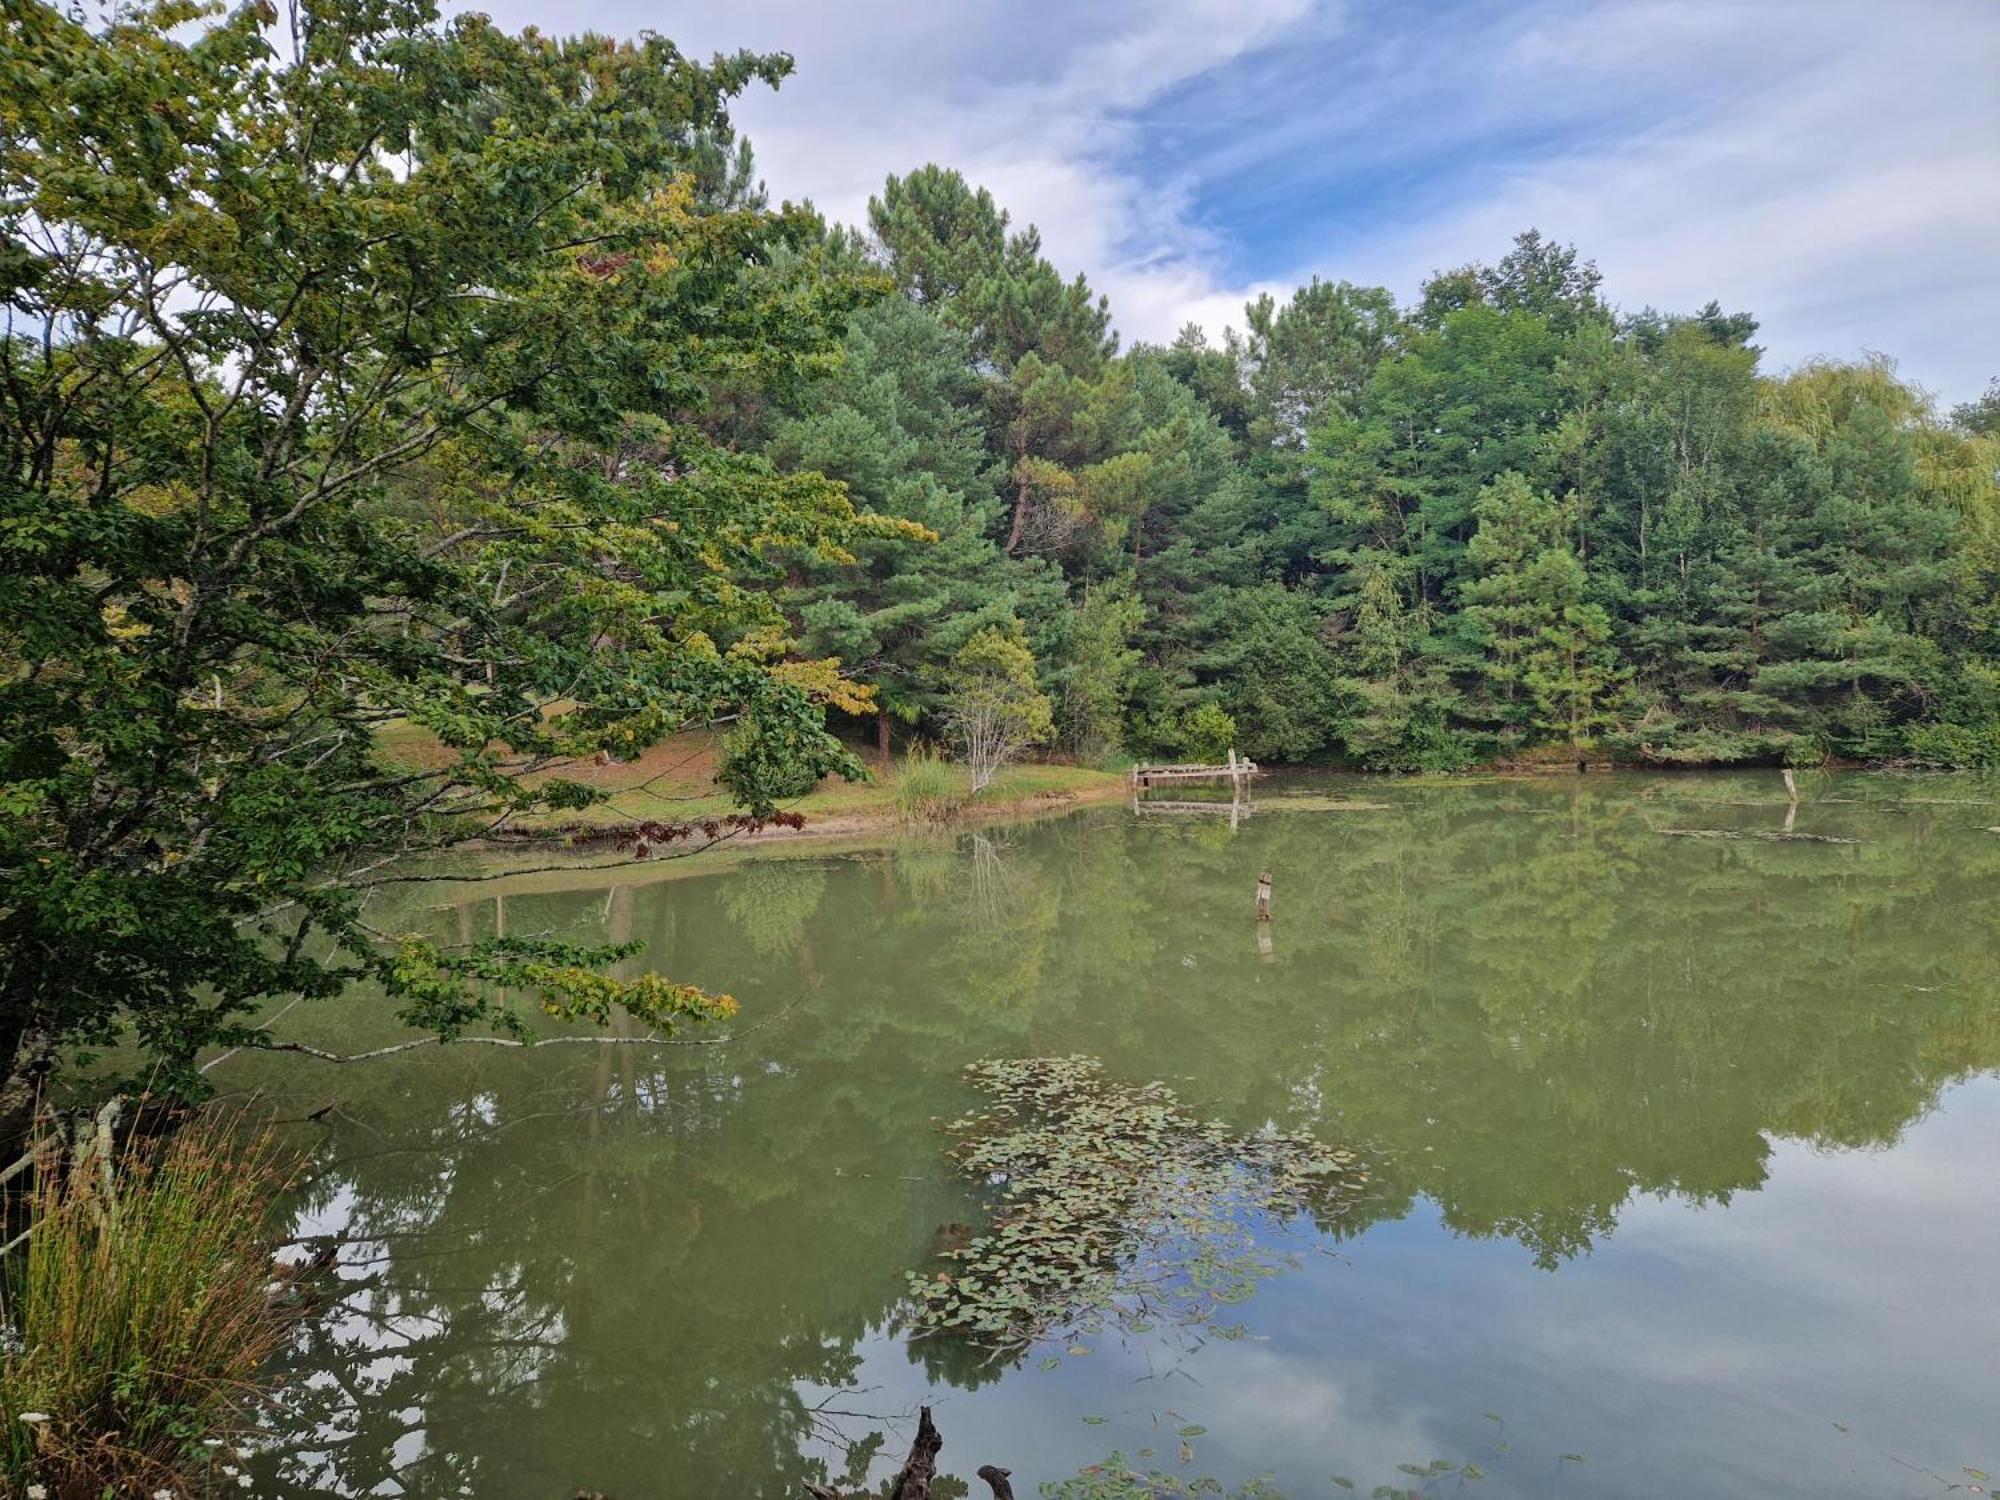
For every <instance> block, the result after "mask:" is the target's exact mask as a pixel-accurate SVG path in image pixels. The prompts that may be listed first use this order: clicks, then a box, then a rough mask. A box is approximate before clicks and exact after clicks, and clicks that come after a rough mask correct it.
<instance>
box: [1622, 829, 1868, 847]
mask: <svg viewBox="0 0 2000 1500" xmlns="http://www.w3.org/2000/svg"><path fill="white" fill-rule="evenodd" d="M1659 832H1661V833H1663V834H1665V835H1666V836H1667V837H1668V838H1670V839H1760V840H1762V841H1763V842H1765V843H1767V844H1858V843H1860V842H1861V840H1860V839H1843V838H1835V837H1834V836H1833V835H1832V834H1830V833H1781V832H1779V831H1777V830H1775V829H1765V828H1662V829H1660V830H1659Z"/></svg>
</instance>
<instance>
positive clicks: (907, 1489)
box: [805, 1406, 1014, 1500]
mask: <svg viewBox="0 0 2000 1500" xmlns="http://www.w3.org/2000/svg"><path fill="white" fill-rule="evenodd" d="M943 1447H944V1438H943V1436H942V1435H940V1434H939V1432H938V1430H937V1424H936V1423H935V1422H933V1421H932V1420H931V1409H930V1408H929V1407H928V1406H926V1407H922V1408H920V1409H919V1413H918V1416H917V1436H916V1440H915V1441H914V1442H912V1443H911V1444H910V1456H909V1457H908V1458H906V1459H904V1460H903V1467H902V1469H901V1470H900V1471H899V1472H898V1473H897V1475H896V1482H895V1483H894V1484H892V1485H891V1486H890V1487H889V1500H931V1485H932V1482H933V1481H935V1480H936V1478H937V1456H938V1450H939V1449H941V1448H943ZM1012 1472H1013V1470H1011V1469H1003V1468H1000V1467H999V1466H998V1465H995V1464H982V1465H980V1468H979V1477H980V1478H981V1479H983V1480H985V1481H986V1483H987V1484H988V1485H989V1486H991V1487H992V1490H993V1500H1014V1487H1013V1486H1012V1485H1011V1484H1009V1483H1008V1482H1007V1476H1008V1475H1009V1474H1011V1473H1012ZM805 1491H806V1495H807V1497H808V1500H844V1497H843V1496H842V1495H841V1493H840V1491H839V1490H837V1489H835V1488H834V1487H833V1486H832V1485H829V1484H808V1485H806V1487H805ZM857 1500H858V1497H857Z"/></svg>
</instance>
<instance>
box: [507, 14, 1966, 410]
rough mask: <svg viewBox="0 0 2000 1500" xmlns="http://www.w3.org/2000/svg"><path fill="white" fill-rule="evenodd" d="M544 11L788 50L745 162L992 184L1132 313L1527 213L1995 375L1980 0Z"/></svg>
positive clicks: (1478, 240)
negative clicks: (961, 174)
mask: <svg viewBox="0 0 2000 1500" xmlns="http://www.w3.org/2000/svg"><path fill="white" fill-rule="evenodd" d="M480 8H484V9H488V10H490V11H492V13H493V14H495V15H496V17H497V18H499V19H500V20H502V21H504V22H506V23H508V24H512V25H521V24H526V23H528V22H533V23H535V24H538V25H540V26H542V27H543V28H544V29H546V30H552V31H565V30H581V29H586V28H588V29H593V30H599V31H608V32H631V31H636V30H639V29H642V28H650V29H653V30H657V31H660V32H662V33H664V34H666V35H668V36H671V37H673V38H674V39H675V40H676V41H677V42H679V43H681V45H682V46H683V47H685V48H686V49H687V50H689V51H690V52H694V53H696V54H698V55H706V54H707V53H709V52H712V51H715V50H717V49H720V48H735V47H739V46H747V47H752V48H758V49H771V50H784V51H789V52H791V53H792V54H793V55H794V57H795V58H796V59H797V63H798V71H797V73H796V75H795V76H794V77H793V78H792V79H791V80H789V81H788V82H787V83H786V84H785V85H784V87H783V88H782V89H781V90H780V91H778V92H777V93H776V94H772V93H770V92H769V91H761V92H760V93H759V94H758V95H756V96H753V97H750V98H747V99H746V100H744V101H743V103H742V104H741V106H740V107H739V109H738V111H737V116H738V120H739V123H740V124H741V125H742V126H743V128H744V129H745V131H746V132H747V133H748V134H749V135H750V136H751V137H752V139H753V141H754V142H755V144H756V147H757V151H758V156H759V160H760V163H761V167H762V170H763V173H764V175H765V177H766V178H767V180H768V181H769V183H770V186H771V188H772V190H773V192H774V193H776V194H778V195H780V196H785V197H793V198H799V197H809V198H811V199H812V200H813V201H814V202H815V203H817V204H818V205H819V206H820V208H822V209H823V210H825V211H826V212H828V213H829V214H831V215H833V216H835V217H837V218H842V219H847V220H850V221H853V220H858V219H859V218H860V216H861V215H862V213H863V210H864V208H865V205H866V202H867V199H868V196H869V194H870V193H871V192H873V191H875V190H876V189H877V188H879V186H880V183H881V180H882V178H883V176H884V175H885V174H887V173H889V172H892V171H904V170H907V169H909V168H910V167H913V166H917V165H920V164H922V163H923V162H925V161H932V160H935V161H939V162H943V163H945V164H948V165H953V166H957V167H959V168H961V169H962V170H964V171H965V172H966V174H967V175H968V176H969V177H972V178H973V179H975V180H976V181H979V182H982V183H984V184H985V185H987V186H989V187H991V188H992V189H993V190H994V192H995V194H996V195H997V196H998V197H999V198H1000V199H1001V201H1002V202H1003V203H1004V204H1005V205H1007V206H1008V207H1009V208H1010V209H1011V210H1012V211H1013V213H1014V215H1015V218H1016V220H1017V222H1033V223H1036V224H1037V225H1039V226H1040V227H1041V229H1042V232H1043V239H1044V243H1045V246H1046V248H1047V250H1048V252H1049V254H1050V255H1051V257H1052V258H1053V259H1054V260H1055V261H1056V262H1057V263H1058V264H1059V265H1060V266H1062V267H1063V268H1064V269H1065V270H1081V271H1084V272H1085V273H1087V274H1088V275H1089V276H1090V278H1091V280H1092V282H1093V283H1094V284H1096V285H1097V286H1098V287H1100V288H1101V289H1102V290H1104V291H1106V292H1108V293H1109V294H1110V296H1111V299H1112V307H1113V312H1114V315H1115V318H1116V321H1117V323H1118V325H1119V328H1120V330H1121V332H1122V333H1123V335H1124V336H1125V338H1126V340H1127V341H1128V342H1129V341H1131V340H1133V339H1137V338H1149V339H1162V338H1167V337H1171V335H1172V334H1173V332H1174V330H1175V329H1176V328H1177V327H1178V326H1179V325H1180V324H1181V323H1183V322H1185V321H1189V320H1193V321H1197V322H1200V323H1202V324H1203V325H1204V326H1205V327H1207V328H1208V329H1209V331H1210V332H1211V333H1215V332H1219V330H1220V329H1221V328H1222V327H1223V326H1224V325H1225V324H1228V323H1232V322H1240V320H1241V308H1242V304H1243V302H1244V300H1245V299H1246V298H1247V297H1249V296H1252V295H1254V294H1256V293H1257V292H1259V291H1263V290H1272V291H1276V292H1279V293H1280V294H1281V295H1282V294H1283V293H1285V292H1287V291H1289V289H1290V288H1291V287H1292V286H1294V285H1296V284H1298V283H1300V282H1302V281H1303V280H1305V279H1306V278H1308V277H1310V276H1312V275H1320V276H1325V277H1333V278H1343V277H1344V278H1346V279H1349V280H1353V281H1363V282H1378V283H1381V284H1383V285H1387V286H1389V287H1391V288H1392V289H1393V290H1395V291H1396V292H1397V293H1398V294H1399V295H1402V296H1404V297H1409V296H1411V295H1413V294H1414V292H1415V290H1416V287H1417V284H1418V282H1420V281H1421V280H1422V278H1423V277H1424V275H1425V274H1427V273H1428V272H1429V271H1431V270H1433V269H1436V268H1439V267H1443V266H1449V265H1455V264H1460V263H1463V262H1464V261H1467V260H1473V259H1492V258H1494V257H1497V256H1498V255H1499V254H1501V253H1503V252H1504V250H1505V249H1506V246H1507V243H1508V240H1509V239H1510V238H1511V236H1512V235H1513V233H1514V232H1515V231H1517V230H1519V229H1523V228H1526V227H1529V226H1530V225H1533V226H1535V227H1538V228H1540V229H1541V230H1542V231H1543V232H1544V233H1546V234H1550V235H1553V236H1555V237H1557V238H1560V239H1565V240H1569V241H1572V242H1574V243H1575V244H1576V245H1577V246H1578V247H1579V248H1580V249H1581V250H1582V251H1583V252H1584V253H1585V254H1586V255H1588V256H1590V257H1592V258H1594V259H1595V260H1596V261H1597V262H1598V263H1599V265H1600V267H1601V268H1602V269H1603V271H1604V274H1605V286H1606V290H1607V292H1608V294H1609V295H1610V296H1611V298H1612V299H1613V300H1614V301H1615V302H1617V303H1618V304H1619V305H1621V306H1623V307H1626V308H1634V309H1636V308H1638V307H1641V306H1644V305H1647V304H1652V305H1655V306H1658V307H1661V308H1664V309H1669V310H1684V309H1691V308H1693V307H1695V306H1698V305H1699V304H1700V303H1702V302H1705V301H1707V300H1708V299H1709V298H1711V297H1713V298H1715V299H1717V300H1719V301H1721V302H1722V303H1723V304H1724V305H1725V306H1726V307H1729V308H1731V309H1748V310H1749V311H1752V312H1754V313H1756V314H1757V315H1758V317H1759V318H1760V319H1762V321H1763V324H1764V327H1763V332H1762V335H1761V342H1763V343H1764V344H1765V345H1766V346H1767V347H1768V349H1769V351H1770V354H1769V357H1768V361H1767V363H1768V365H1769V366H1770V367H1772V368H1782V367H1783V366H1786V365H1789V364H1793V363H1796V362H1797V361H1800V360H1803V359H1806V358H1810V357H1812V356H1814V355H1822V354H1824V355H1832V356H1836V357H1843V358H1852V357H1854V356H1857V355H1859V354H1861V353H1863V352H1865V351H1869V350H1874V351H1880V352H1883V353H1887V354H1890V355H1893V356H1895V357H1896V358H1897V359H1898V360H1899V361H1900V362H1901V365H1902V369H1903V372H1904V373H1905V374H1906V375H1907V376H1909V377H1910V378H1913V379H1915V380H1917V381H1918V382H1920V383H1921V384H1923V385H1924V386H1926V387H1927V388H1929V389H1930V390H1932V391H1933V392H1935V393H1936V394H1937V395H1938V396H1939V397H1940V398H1941V399H1943V400H1944V401H1946V402H1951V401H1959V400H1964V399H1967V398H1968V397H1970V396H1973V395H1975V394H1977V393H1978V392H1979V391H1980V390H1981V389H1982V388H1983V387H1984V386H1985V384H1986V382H1987V381H1988V380H1989V379H1990V378H1992V377H1993V376H1995V375H2000V0H1073V3H1062V4H1058V3H1046V0H1027V3H1016V4H1001V3H997V0H994V3H980V4H970V3H963V0H733V3H730V0H702V3H695V0H679V3H670V4H665V5H660V4H658V3H648V0H575V3H571V4H568V5H557V4H554V3H551V0H484V3H482V5H481V7H480Z"/></svg>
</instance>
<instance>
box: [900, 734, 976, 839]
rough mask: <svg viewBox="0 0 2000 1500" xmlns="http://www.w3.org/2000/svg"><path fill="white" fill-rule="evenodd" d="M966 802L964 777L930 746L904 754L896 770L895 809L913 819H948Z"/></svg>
mask: <svg viewBox="0 0 2000 1500" xmlns="http://www.w3.org/2000/svg"><path fill="white" fill-rule="evenodd" d="M964 805H965V779H964V777H963V776H962V775H961V774H960V773H959V770H958V768H957V767H956V766H954V765H952V764H951V763H950V762H949V761H947V760H946V759H945V758H944V757H943V756H942V755H940V754H938V753H937V751H935V750H933V749H931V748H930V747H929V746H925V745H918V746H916V747H914V748H913V749H911V750H910V751H909V752H908V753H907V754H905V755H904V756H903V764H902V766H901V768H900V769H899V770H898V771H897V772H896V812H897V814H898V816H900V817H903V818H906V819H908V820H909V821H910V822H913V823H948V822H950V821H951V819H953V818H955V817H957V816H958V811H959V809H960V808H961V807H962V806H964Z"/></svg>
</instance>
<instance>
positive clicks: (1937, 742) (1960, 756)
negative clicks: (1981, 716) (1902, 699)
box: [1903, 724, 2000, 770]
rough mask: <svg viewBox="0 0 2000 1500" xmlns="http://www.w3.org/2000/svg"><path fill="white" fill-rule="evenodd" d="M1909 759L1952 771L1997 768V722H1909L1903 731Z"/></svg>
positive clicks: (1999, 734)
mask: <svg viewBox="0 0 2000 1500" xmlns="http://www.w3.org/2000/svg"><path fill="white" fill-rule="evenodd" d="M1903 743H1904V745H1905V746H1906V748H1907V751H1908V754H1909V758H1910V759H1911V760H1914V761H1917V762H1919V763H1920V764H1922V765H1927V766H1945V767H1949V768H1951V769H1954V770H1975V769H1976V770H2000V724H1987V725H1983V726H1981V727H1979V728H1976V729H1975V728H1971V727H1969V726H1967V725H1964V724H1913V725H1911V726H1910V727H1909V729H1907V730H1906V731H1904V735H1903Z"/></svg>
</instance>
